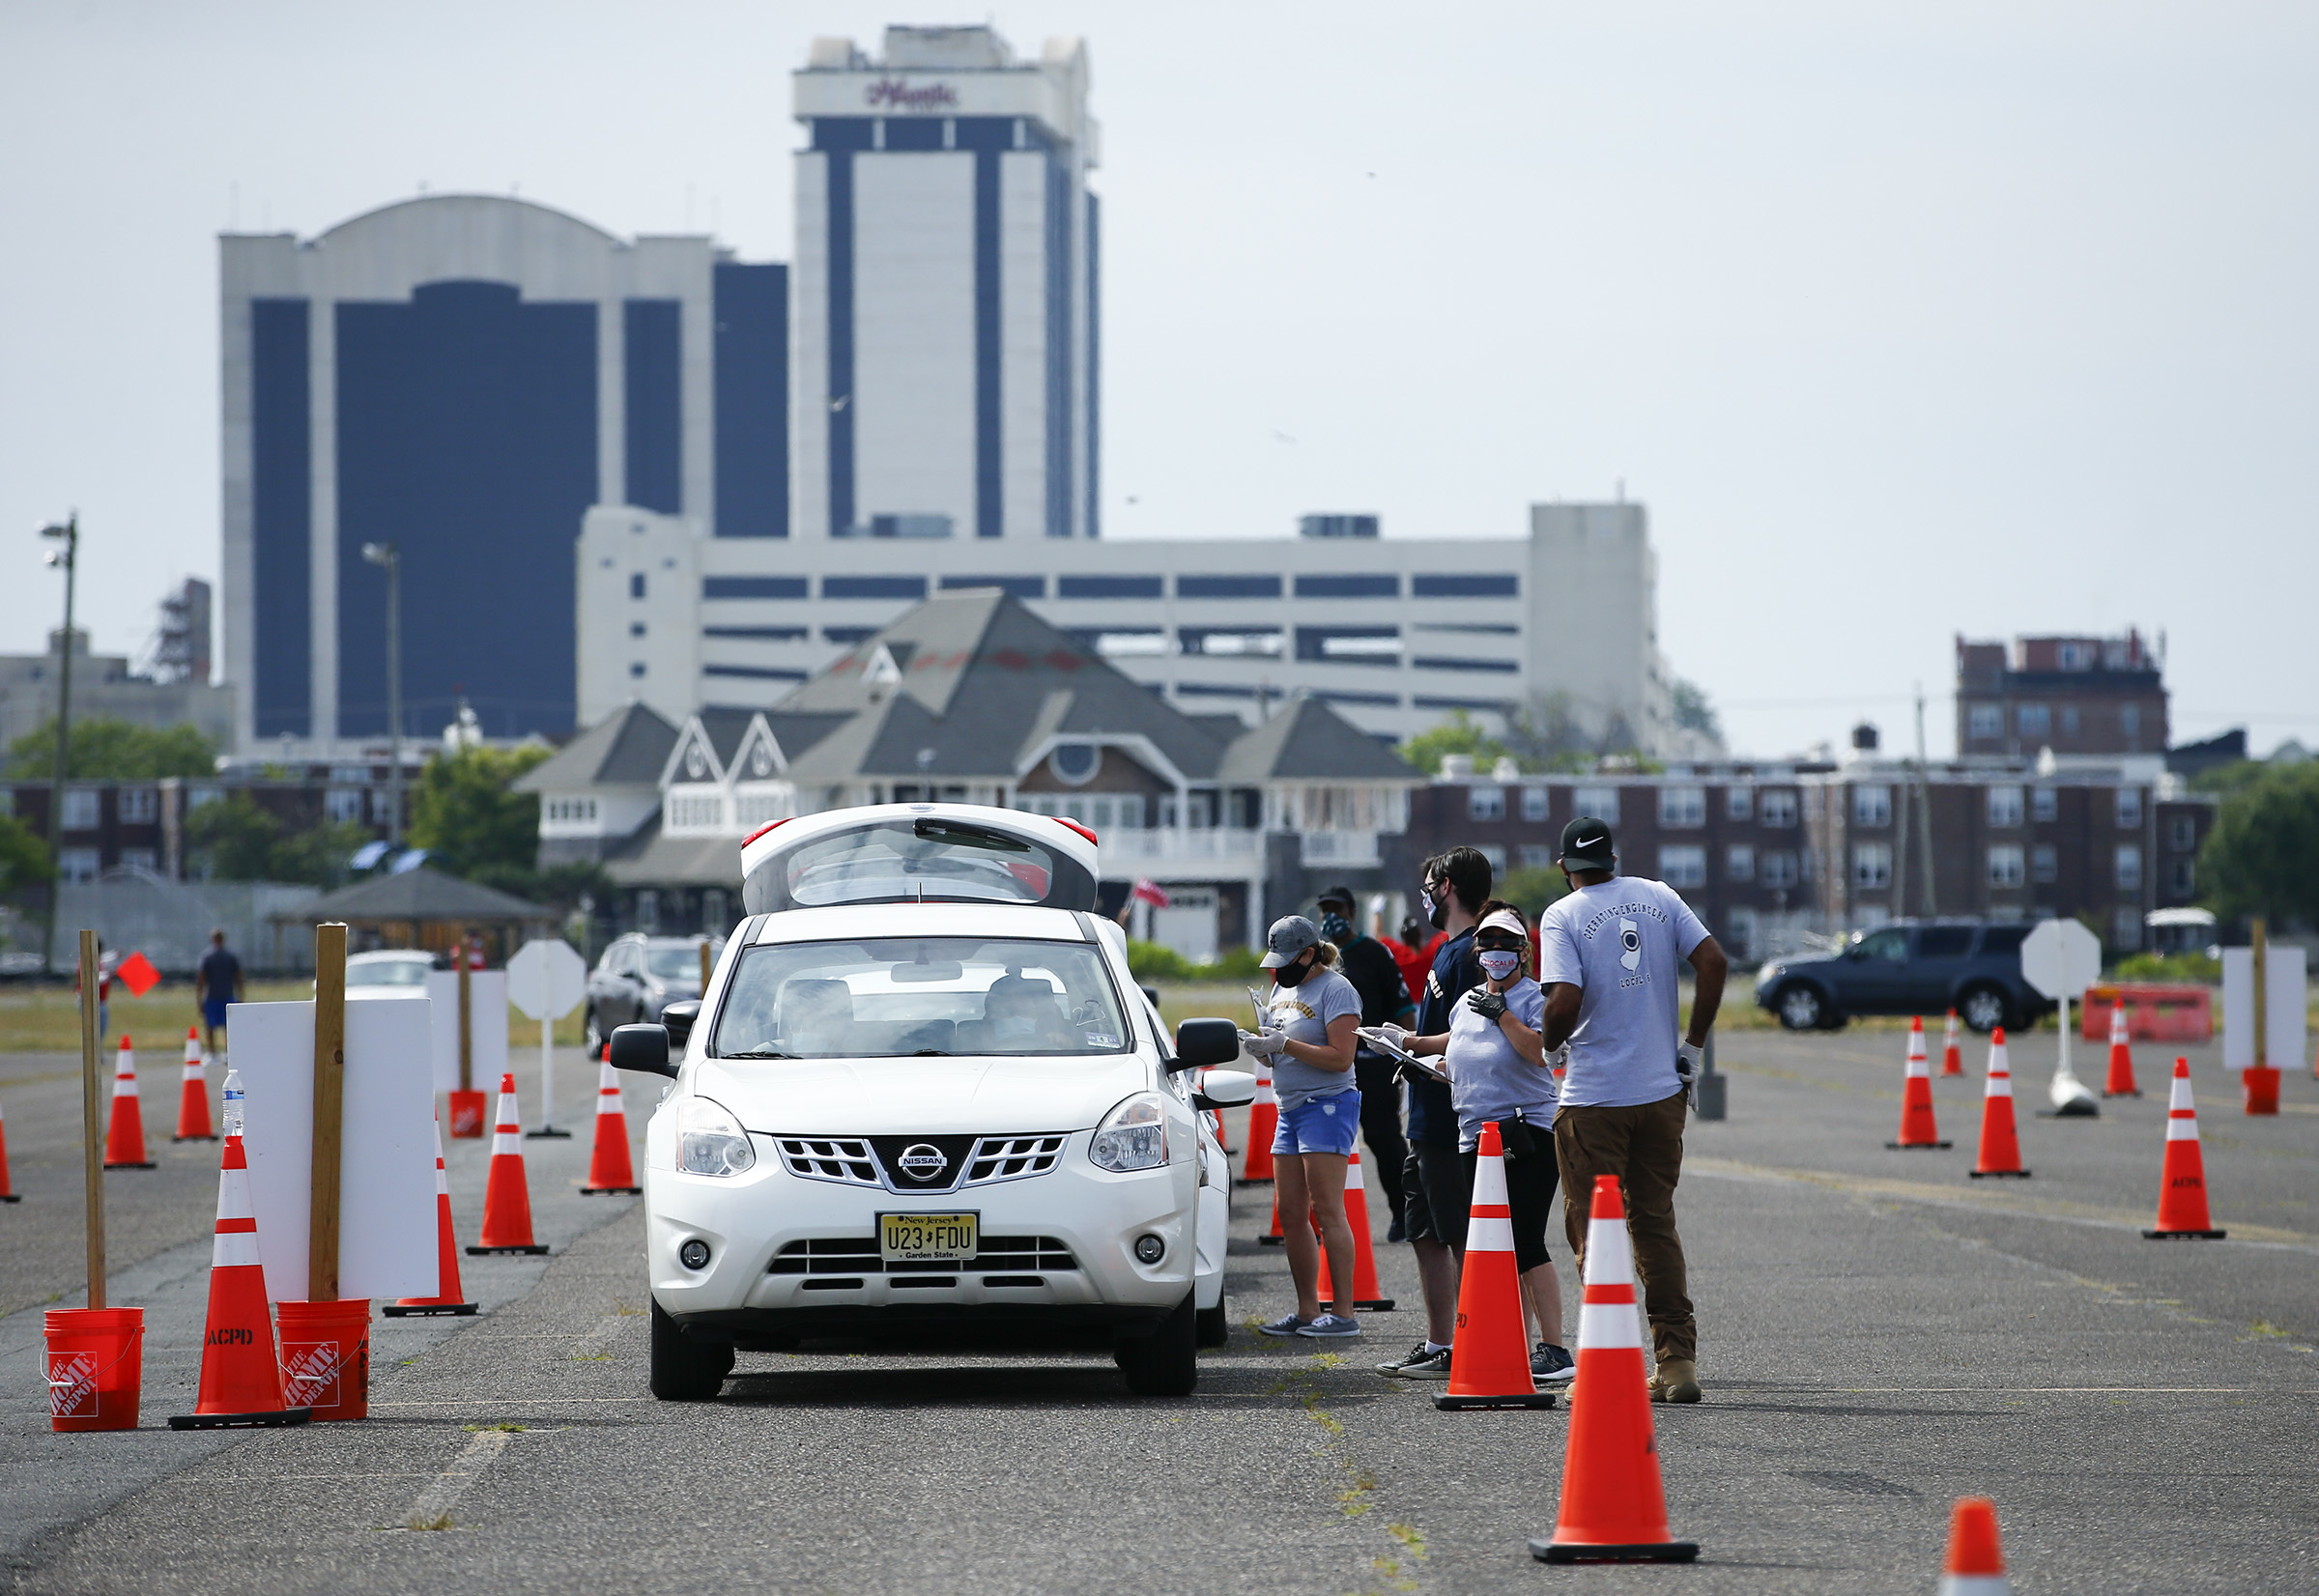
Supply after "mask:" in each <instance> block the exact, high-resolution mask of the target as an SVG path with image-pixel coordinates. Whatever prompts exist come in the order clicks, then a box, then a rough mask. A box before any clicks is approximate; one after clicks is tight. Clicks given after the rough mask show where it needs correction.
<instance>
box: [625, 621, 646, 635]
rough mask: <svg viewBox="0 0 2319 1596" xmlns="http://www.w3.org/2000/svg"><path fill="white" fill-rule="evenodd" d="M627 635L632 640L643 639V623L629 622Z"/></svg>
mask: <svg viewBox="0 0 2319 1596" xmlns="http://www.w3.org/2000/svg"><path fill="white" fill-rule="evenodd" d="M628 635H629V636H630V637H632V638H641V637H643V636H644V622H643V621H641V620H632V621H630V622H629V623H628Z"/></svg>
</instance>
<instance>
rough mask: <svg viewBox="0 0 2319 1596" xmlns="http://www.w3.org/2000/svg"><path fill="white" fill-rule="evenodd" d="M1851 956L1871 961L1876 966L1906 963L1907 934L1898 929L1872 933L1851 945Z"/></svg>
mask: <svg viewBox="0 0 2319 1596" xmlns="http://www.w3.org/2000/svg"><path fill="white" fill-rule="evenodd" d="M1852 956H1853V957H1855V958H1862V959H1873V960H1874V961H1875V962H1876V963H1878V964H1905V963H1907V962H1908V933H1907V932H1906V931H1904V930H1901V929H1900V928H1898V927H1897V926H1896V927H1893V928H1892V929H1889V930H1882V931H1872V932H1870V933H1869V934H1868V935H1867V936H1864V937H1862V938H1861V939H1860V940H1859V941H1858V942H1855V943H1854V944H1852Z"/></svg>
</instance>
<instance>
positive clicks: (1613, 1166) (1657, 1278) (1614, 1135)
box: [1554, 1092, 1699, 1363]
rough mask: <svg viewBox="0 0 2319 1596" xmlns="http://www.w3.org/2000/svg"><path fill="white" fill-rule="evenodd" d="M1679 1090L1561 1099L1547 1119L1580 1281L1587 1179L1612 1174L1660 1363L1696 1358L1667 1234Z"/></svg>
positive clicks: (1687, 1303) (1679, 1126)
mask: <svg viewBox="0 0 2319 1596" xmlns="http://www.w3.org/2000/svg"><path fill="white" fill-rule="evenodd" d="M1684 1108H1685V1102H1684V1097H1683V1094H1682V1093H1680V1092H1677V1093H1676V1094H1675V1096H1674V1097H1668V1098H1666V1099H1665V1100H1663V1101H1660V1102H1651V1103H1639V1104H1637V1105H1635V1106H1634V1107H1631V1108H1586V1107H1579V1106H1575V1105H1573V1104H1569V1103H1565V1104H1563V1105H1562V1107H1561V1109H1560V1111H1559V1112H1558V1113H1557V1114H1556V1115H1555V1117H1554V1153H1555V1157H1556V1159H1557V1161H1559V1162H1560V1164H1561V1166H1562V1222H1563V1225H1564V1227H1565V1229H1566V1230H1567V1232H1568V1234H1569V1237H1570V1251H1571V1252H1572V1254H1573V1255H1575V1256H1576V1257H1577V1259H1578V1260H1579V1278H1580V1279H1581V1280H1584V1279H1585V1278H1586V1256H1587V1254H1586V1245H1587V1217H1588V1215H1589V1212H1590V1211H1592V1209H1593V1206H1594V1177H1595V1176H1597V1175H1612V1176H1616V1177H1617V1178H1618V1185H1619V1191H1620V1195H1621V1197H1622V1198H1623V1199H1624V1201H1625V1203H1626V1231H1627V1235H1628V1237H1629V1238H1630V1239H1631V1240H1632V1241H1633V1244H1634V1249H1635V1273H1636V1274H1637V1275H1639V1276H1640V1277H1641V1279H1642V1285H1643V1307H1644V1311H1645V1312H1646V1313H1647V1314H1648V1315H1649V1316H1650V1333H1651V1342H1652V1346H1653V1350H1654V1352H1655V1353H1656V1354H1657V1359H1658V1361H1659V1362H1661V1363H1665V1362H1668V1361H1670V1360H1671V1359H1675V1358H1681V1359H1685V1360H1695V1359H1696V1358H1697V1357H1698V1355H1699V1326H1698V1325H1697V1324H1696V1323H1695V1322H1694V1321H1693V1319H1692V1317H1691V1298H1690V1297H1689V1296H1688V1295H1687V1293H1688V1290H1689V1284H1690V1283H1689V1281H1688V1279H1687V1278H1686V1271H1685V1269H1684V1267H1683V1239H1682V1238H1681V1237H1679V1236H1677V1235H1676V1234H1675V1183H1676V1182H1677V1181H1679V1180H1681V1179H1682V1174H1683V1113H1684Z"/></svg>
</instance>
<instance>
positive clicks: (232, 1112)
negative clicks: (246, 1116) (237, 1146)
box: [222, 1066, 243, 1136]
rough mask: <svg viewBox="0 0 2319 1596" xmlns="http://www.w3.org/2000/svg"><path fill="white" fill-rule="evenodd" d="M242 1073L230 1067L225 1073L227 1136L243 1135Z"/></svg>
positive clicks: (224, 1114)
mask: <svg viewBox="0 0 2319 1596" xmlns="http://www.w3.org/2000/svg"><path fill="white" fill-rule="evenodd" d="M242 1099H243V1091H242V1071H241V1070H239V1069H234V1068H232V1067H231V1066H228V1067H227V1069H226V1071H225V1109H224V1113H223V1115H222V1119H223V1122H224V1126H225V1134H227V1135H228V1136H239V1135H241V1134H242Z"/></svg>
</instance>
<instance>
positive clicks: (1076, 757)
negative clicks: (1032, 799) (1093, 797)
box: [1046, 743, 1103, 787]
mask: <svg viewBox="0 0 2319 1596" xmlns="http://www.w3.org/2000/svg"><path fill="white" fill-rule="evenodd" d="M1102 762H1103V755H1102V750H1101V749H1099V748H1098V747H1096V745H1095V744H1093V743H1057V744H1056V745H1055V751H1054V753H1052V754H1050V755H1047V756H1046V764H1047V768H1048V769H1049V770H1052V771H1053V772H1054V773H1055V780H1057V781H1058V782H1067V783H1069V784H1071V785H1073V786H1074V787H1075V786H1083V785H1084V784H1087V783H1088V782H1091V781H1093V780H1094V779H1095V773H1096V771H1097V770H1099V769H1100V768H1102Z"/></svg>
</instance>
